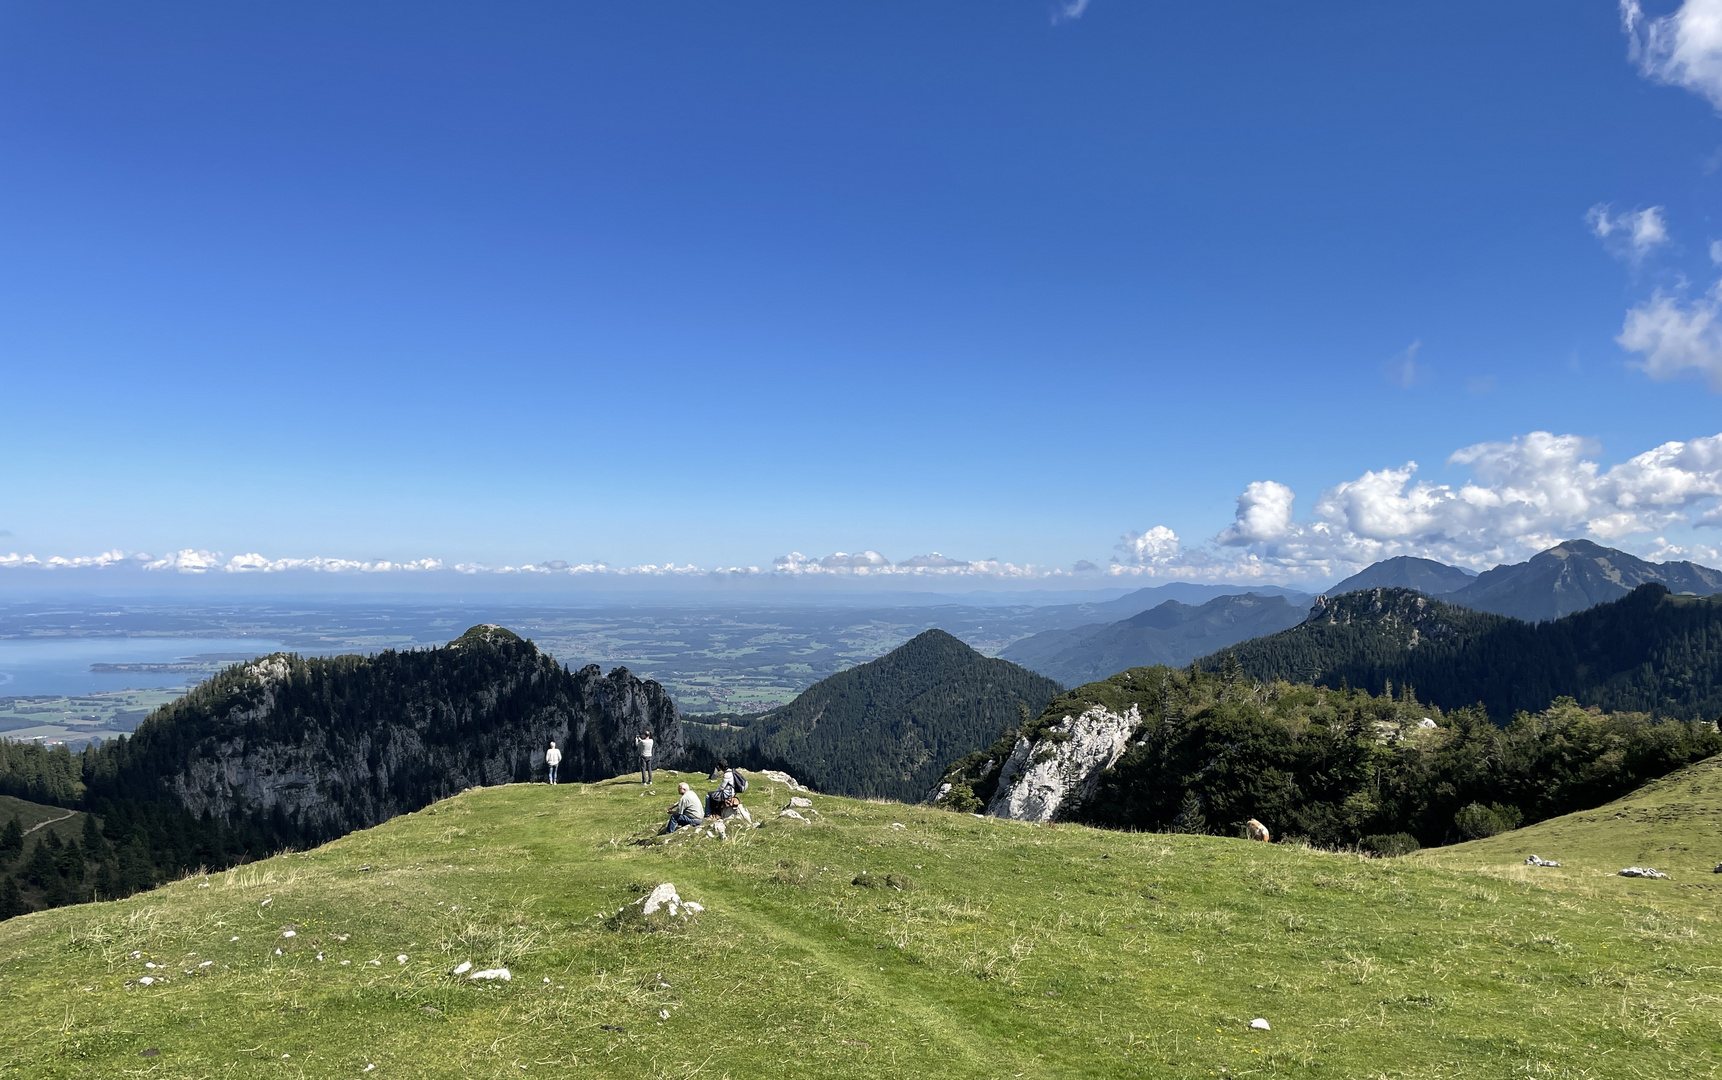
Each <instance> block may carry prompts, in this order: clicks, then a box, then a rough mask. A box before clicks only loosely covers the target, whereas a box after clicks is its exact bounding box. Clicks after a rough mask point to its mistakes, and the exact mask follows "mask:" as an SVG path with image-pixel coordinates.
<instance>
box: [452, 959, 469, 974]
mask: <svg viewBox="0 0 1722 1080" xmlns="http://www.w3.org/2000/svg"><path fill="white" fill-rule="evenodd" d="M471 970H472V961H471V960H462V961H461V962H460V964H459V966H457V967H456V968H455V969H454V973H455V974H456V975H465V974H466V973H467V972H469V971H471Z"/></svg>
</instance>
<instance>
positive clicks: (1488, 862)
mask: <svg viewBox="0 0 1722 1080" xmlns="http://www.w3.org/2000/svg"><path fill="white" fill-rule="evenodd" d="M1527 855H1537V856H1539V857H1541V858H1544V859H1554V860H1556V861H1557V862H1559V863H1560V864H1561V866H1560V869H1558V870H1555V869H1550V868H1547V867H1527V866H1525V865H1524V862H1525V857H1526V856H1527ZM1416 858H1417V859H1419V860H1421V861H1425V862H1429V863H1431V864H1434V865H1439V866H1444V867H1451V868H1453V869H1456V870H1469V871H1477V872H1481V873H1486V874H1496V875H1502V874H1504V875H1508V876H1510V877H1513V878H1515V879H1524V880H1536V881H1539V882H1558V883H1559V884H1560V885H1561V886H1562V887H1563V888H1569V889H1573V890H1579V891H1589V890H1592V889H1596V888H1605V889H1610V890H1612V889H1616V888H1619V886H1616V885H1615V884H1614V882H1615V881H1618V880H1620V879H1618V878H1616V877H1615V875H1616V874H1617V873H1618V872H1619V871H1620V870H1621V869H1622V868H1623V867H1627V866H1653V867H1655V868H1656V869H1658V870H1661V871H1663V872H1665V873H1667V874H1669V875H1670V881H1669V882H1655V881H1652V882H1645V883H1643V884H1642V885H1640V884H1632V883H1626V888H1627V891H1628V892H1629V893H1631V894H1633V895H1642V896H1661V895H1665V894H1667V893H1669V892H1670V891H1674V892H1679V893H1683V894H1689V895H1691V896H1692V897H1693V898H1694V899H1695V901H1696V902H1698V903H1705V902H1708V903H1709V904H1711V905H1715V906H1718V910H1719V911H1722V874H1716V873H1714V872H1713V871H1714V870H1715V868H1716V866H1717V864H1718V863H1719V862H1722V757H1717V758H1710V759H1708V760H1706V761H1701V762H1699V763H1698V764H1696V765H1692V766H1689V767H1687V768H1685V769H1681V770H1680V771H1679V772H1676V773H1673V774H1671V775H1668V776H1665V777H1663V778H1662V779H1660V780H1653V781H1651V782H1650V783H1648V784H1646V785H1644V786H1643V787H1641V788H1639V789H1638V790H1637V791H1635V792H1633V793H1632V794H1630V795H1627V796H1625V797H1623V798H1620V799H1616V800H1615V801H1614V802H1611V803H1608V804H1607V805H1605V806H1600V807H1598V808H1596V809H1595V810H1585V811H1581V812H1579V813H1576V814H1568V815H1566V816H1565V817H1558V818H1552V819H1550V820H1548V821H1544V822H1541V823H1539V824H1536V825H1531V826H1528V827H1526V828H1523V829H1518V830H1515V831H1513V832H1509V833H1502V834H1501V835H1500V836H1493V837H1490V838H1489V839H1487V840H1474V841H1472V842H1471V843H1469V844H1456V845H1454V846H1453V847H1446V848H1433V849H1430V850H1428V851H1422V852H1419V853H1418V854H1417V855H1416ZM1610 879H1612V880H1610Z"/></svg>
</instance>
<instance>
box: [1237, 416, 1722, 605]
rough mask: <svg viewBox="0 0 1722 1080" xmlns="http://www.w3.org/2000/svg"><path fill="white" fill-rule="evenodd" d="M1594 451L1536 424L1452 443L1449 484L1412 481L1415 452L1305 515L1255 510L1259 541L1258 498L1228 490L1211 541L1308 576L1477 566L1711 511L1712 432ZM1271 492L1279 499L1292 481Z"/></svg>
mask: <svg viewBox="0 0 1722 1080" xmlns="http://www.w3.org/2000/svg"><path fill="white" fill-rule="evenodd" d="M1595 453H1596V447H1595V446H1594V445H1593V444H1592V443H1591V442H1590V441H1589V440H1587V439H1584V438H1581V437H1579V436H1576V435H1555V434H1551V433H1549V432H1546V431H1536V432H1531V433H1530V434H1528V435H1524V436H1520V437H1519V438H1516V439H1511V440H1508V441H1505V442H1488V443H1478V444H1476V445H1475V446H1468V447H1465V448H1463V449H1461V450H1458V451H1455V452H1454V453H1453V454H1452V455H1451V456H1450V457H1449V458H1448V464H1450V465H1459V466H1465V467H1468V468H1469V469H1470V471H1471V479H1470V480H1469V481H1466V482H1464V483H1461V484H1458V485H1454V484H1443V483H1433V482H1430V481H1423V480H1417V479H1416V474H1417V463H1416V462H1406V463H1405V464H1404V465H1402V466H1400V467H1398V468H1392V469H1380V470H1374V471H1370V472H1365V473H1364V474H1363V475H1362V476H1360V477H1358V478H1357V479H1355V480H1347V481H1343V482H1341V483H1338V484H1335V485H1333V486H1332V487H1329V488H1327V489H1326V490H1325V491H1323V492H1322V493H1321V495H1320V496H1319V497H1318V498H1317V499H1316V503H1315V508H1314V514H1313V516H1312V517H1311V519H1310V520H1309V521H1305V522H1292V521H1291V520H1290V518H1289V515H1288V516H1287V517H1286V518H1283V519H1282V518H1279V517H1276V516H1274V514H1273V513H1272V512H1270V510H1263V511H1261V513H1262V515H1263V517H1264V518H1265V519H1267V520H1268V521H1270V522H1271V524H1272V529H1273V531H1274V532H1275V535H1274V536H1272V537H1262V538H1260V539H1247V538H1246V534H1247V531H1248V529H1249V526H1247V525H1246V524H1245V522H1246V520H1247V517H1248V515H1249V514H1250V513H1254V512H1256V508H1257V507H1258V505H1260V504H1261V503H1260V500H1259V499H1258V498H1255V497H1252V492H1253V491H1259V488H1258V487H1257V485H1255V484H1252V485H1251V486H1250V489H1248V490H1246V491H1245V493H1244V495H1242V496H1240V497H1239V499H1238V521H1237V522H1235V523H1234V524H1233V525H1232V526H1231V527H1230V528H1228V529H1226V530H1225V531H1223V532H1222V533H1220V534H1219V536H1217V537H1215V541H1216V543H1217V544H1219V545H1220V546H1222V547H1226V546H1230V547H1244V548H1246V549H1247V550H1248V551H1249V552H1250V553H1251V554H1253V555H1254V556H1256V557H1257V558H1259V559H1260V560H1262V561H1263V562H1264V563H1266V564H1269V565H1273V566H1277V567H1278V568H1279V569H1280V570H1281V571H1282V572H1284V573H1288V574H1291V575H1293V576H1303V577H1312V578H1313V577H1323V576H1333V575H1336V574H1339V573H1342V572H1344V571H1346V570H1348V569H1351V568H1355V567H1359V566H1363V565H1366V564H1368V563H1371V562H1374V561H1376V560H1378V559H1385V558H1391V557H1393V556H1396V555H1420V556H1425V557H1429V558H1436V559H1442V560H1444V561H1447V562H1452V563H1457V564H1460V565H1469V566H1475V567H1486V566H1490V565H1494V564H1495V563H1499V562H1504V561H1512V560H1518V559H1523V558H1526V557H1528V556H1529V555H1532V554H1534V553H1535V552H1537V551H1541V550H1544V549H1546V548H1548V547H1551V546H1553V545H1554V544H1556V543H1558V542H1560V541H1561V540H1563V539H1566V538H1568V537H1573V536H1593V537H1596V538H1597V539H1599V540H1602V541H1604V542H1613V541H1617V540H1619V539H1620V538H1622V537H1629V536H1635V535H1642V534H1646V533H1654V532H1659V531H1661V530H1663V529H1665V528H1667V527H1668V526H1670V525H1675V524H1681V523H1684V524H1688V525H1697V524H1701V523H1703V522H1704V519H1707V518H1709V517H1711V516H1712V514H1713V513H1714V511H1710V512H1707V513H1700V514H1699V516H1698V517H1697V518H1694V517H1692V516H1691V513H1692V511H1694V510H1701V509H1705V508H1707V507H1708V506H1709V505H1710V503H1711V502H1712V500H1714V499H1716V498H1717V497H1718V496H1722V435H1714V436H1708V437H1705V438H1699V439H1692V440H1689V441H1686V442H1669V443H1664V444H1663V445H1661V446H1658V447H1656V448H1654V449H1652V450H1647V451H1645V452H1644V453H1642V454H1639V455H1637V456H1636V457H1633V458H1631V459H1630V460H1628V461H1625V462H1622V463H1621V464H1619V465H1616V466H1614V467H1613V468H1610V469H1606V470H1605V469H1602V468H1601V467H1600V466H1599V465H1598V464H1597V463H1596V461H1595V460H1593V457H1594V455H1595ZM1276 498H1278V499H1283V505H1287V506H1289V504H1290V491H1289V490H1285V491H1284V493H1283V495H1280V494H1279V493H1276ZM1268 505H1270V506H1271V507H1277V506H1278V505H1282V503H1279V502H1276V503H1272V504H1268ZM1246 508H1248V509H1246ZM1282 521H1283V522H1284V524H1283V527H1282V525H1281V522H1282ZM1256 572H1257V571H1255V570H1254V569H1253V568H1252V569H1251V570H1250V573H1252V574H1253V573H1256Z"/></svg>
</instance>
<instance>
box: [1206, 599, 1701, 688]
mask: <svg viewBox="0 0 1722 1080" xmlns="http://www.w3.org/2000/svg"><path fill="white" fill-rule="evenodd" d="M1224 655H1230V656H1233V657H1236V659H1237V661H1238V663H1239V664H1240V665H1241V666H1242V668H1243V670H1244V672H1245V673H1247V674H1249V675H1251V676H1254V677H1255V678H1258V679H1262V680H1274V679H1285V680H1289V681H1293V682H1314V683H1320V684H1322V685H1324V686H1330V687H1337V686H1340V685H1342V684H1347V683H1348V684H1350V685H1351V686H1357V687H1365V688H1368V689H1370V690H1373V691H1375V692H1380V691H1382V690H1383V689H1385V688H1386V687H1387V686H1388V685H1389V684H1390V683H1391V684H1392V685H1395V686H1401V687H1403V686H1406V685H1410V686H1413V687H1415V688H1416V691H1417V695H1418V697H1419V698H1421V699H1423V700H1424V701H1430V702H1433V703H1435V704H1436V705H1439V706H1441V707H1443V708H1448V709H1452V708H1460V707H1463V706H1466V705H1471V704H1475V703H1478V702H1481V703H1482V704H1483V706H1484V707H1485V708H1486V709H1487V710H1488V712H1489V715H1490V716H1492V717H1494V718H1495V720H1496V721H1497V722H1505V721H1506V720H1507V719H1508V718H1510V717H1511V716H1512V715H1513V714H1514V713H1516V712H1519V711H1533V710H1536V709H1541V708H1544V707H1545V706H1547V705H1548V703H1549V702H1550V701H1552V700H1554V699H1555V698H1558V697H1571V698H1574V699H1576V700H1577V701H1579V702H1580V703H1581V704H1584V705H1594V706H1598V707H1600V708H1602V709H1606V710H1610V711H1627V712H1646V713H1655V714H1658V715H1663V716H1672V717H1678V718H1681V719H1706V720H1712V719H1715V718H1716V717H1717V716H1718V715H1722V597H1716V596H1705V597H1699V596H1680V595H1674V594H1672V593H1670V592H1669V591H1668V590H1667V589H1666V588H1664V587H1663V586H1661V585H1657V584H1650V585H1641V586H1639V587H1638V588H1637V589H1635V590H1633V591H1632V592H1631V593H1629V594H1628V595H1626V596H1624V597H1622V598H1621V599H1619V600H1615V601H1613V602H1611V603H1607V604H1599V605H1597V606H1595V607H1592V608H1589V609H1588V610H1585V611H1581V612H1578V613H1576V614H1573V615H1568V616H1565V617H1564V618H1560V619H1555V620H1553V621H1550V622H1543V623H1527V622H1521V621H1519V620H1517V619H1510V618H1507V617H1505V616H1501V615H1490V614H1486V613H1484V612H1480V611H1470V610H1467V609H1465V608H1462V607H1457V606H1454V605H1452V604H1447V603H1443V602H1441V601H1438V600H1431V599H1429V598H1428V597H1425V596H1421V595H1419V594H1417V593H1414V592H1411V591H1409V590H1406V589H1374V590H1369V591H1365V592H1355V593H1348V594H1346V595H1344V596H1339V597H1334V598H1331V599H1328V600H1326V601H1325V604H1324V605H1323V606H1322V607H1320V608H1318V609H1317V610H1316V611H1315V612H1312V613H1311V615H1310V617H1309V619H1308V621H1306V622H1304V623H1303V624H1301V625H1299V626H1295V627H1292V628H1291V629H1290V630H1284V631H1281V632H1280V633H1278V634H1273V635H1270V636H1268V637H1264V638H1257V639H1256V640H1254V641H1248V642H1244V643H1243V644H1241V645H1237V646H1234V647H1233V648H1231V649H1229V650H1227V651H1226V653H1225V654H1224ZM1224 655H1221V654H1216V655H1214V656H1210V657H1208V658H1207V659H1205V660H1203V661H1202V664H1203V666H1204V667H1207V668H1210V669H1217V668H1218V667H1219V666H1220V664H1221V662H1222V660H1223V659H1224Z"/></svg>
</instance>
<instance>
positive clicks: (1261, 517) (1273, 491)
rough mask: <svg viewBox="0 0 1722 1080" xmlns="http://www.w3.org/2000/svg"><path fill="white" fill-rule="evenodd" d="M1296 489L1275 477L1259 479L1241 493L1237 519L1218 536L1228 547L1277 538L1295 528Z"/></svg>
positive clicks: (1221, 542)
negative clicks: (1293, 510)
mask: <svg viewBox="0 0 1722 1080" xmlns="http://www.w3.org/2000/svg"><path fill="white" fill-rule="evenodd" d="M1294 498H1296V496H1294V495H1293V494H1292V489H1291V488H1289V487H1286V486H1285V485H1284V484H1281V483H1279V482H1277V481H1274V480H1257V481H1255V482H1254V483H1252V484H1250V485H1249V486H1248V487H1246V488H1244V493H1243V494H1242V495H1239V496H1238V512H1237V517H1236V519H1235V520H1234V521H1233V522H1232V524H1231V525H1229V526H1227V527H1226V529H1225V530H1224V531H1222V532H1221V533H1220V535H1219V537H1218V538H1217V539H1218V541H1219V543H1220V544H1221V545H1222V546H1225V547H1238V546H1241V545H1245V544H1258V543H1264V542H1266V541H1269V540H1277V539H1279V538H1280V537H1282V536H1284V535H1285V534H1286V533H1287V532H1289V531H1290V530H1291V527H1292V500H1293V499H1294Z"/></svg>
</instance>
